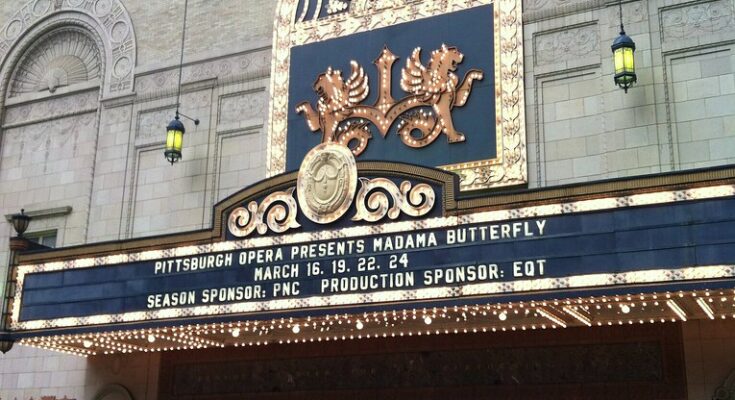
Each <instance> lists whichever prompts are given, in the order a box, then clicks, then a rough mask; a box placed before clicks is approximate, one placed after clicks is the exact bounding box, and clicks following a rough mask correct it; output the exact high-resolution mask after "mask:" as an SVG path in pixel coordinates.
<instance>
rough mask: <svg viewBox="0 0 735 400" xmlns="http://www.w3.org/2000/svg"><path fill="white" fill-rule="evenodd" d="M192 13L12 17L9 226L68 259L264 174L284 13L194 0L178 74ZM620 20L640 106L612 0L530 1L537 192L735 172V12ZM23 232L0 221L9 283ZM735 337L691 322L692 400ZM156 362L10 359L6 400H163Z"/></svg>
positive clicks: (15, 3) (178, 220)
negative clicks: (630, 47) (174, 129)
mask: <svg viewBox="0 0 735 400" xmlns="http://www.w3.org/2000/svg"><path fill="white" fill-rule="evenodd" d="M375 1H376V2H379V1H377V0H375ZM353 2H355V3H357V2H356V1H353ZM419 2H420V1H417V3H419ZM183 6H184V0H176V1H158V0H157V1H148V0H145V1H143V0H96V1H93V0H31V1H25V0H8V1H3V2H0V26H2V28H0V214H2V215H10V214H12V213H15V212H18V211H19V210H20V209H21V208H23V209H25V210H26V213H28V214H29V215H31V216H32V217H33V222H32V225H31V228H30V231H29V233H30V234H31V235H34V234H38V235H40V236H44V235H46V236H51V237H55V246H57V247H67V246H74V245H81V244H86V243H92V242H104V241H116V240H123V239H130V238H139V237H145V236H151V235H161V234H168V233H176V232H184V231H191V230H197V229H204V228H208V227H209V226H210V224H211V223H212V222H211V221H212V214H211V213H212V207H213V205H214V204H216V203H217V202H218V201H220V200H222V199H224V198H226V197H227V196H228V195H230V194H232V193H233V192H235V191H237V190H239V189H241V188H243V187H245V186H248V185H250V184H253V183H255V182H257V181H259V180H261V179H263V178H264V177H265V175H266V167H265V162H266V160H265V146H266V135H267V129H268V126H267V116H268V100H269V93H270V90H271V88H270V84H271V83H270V74H271V68H272V65H271V57H272V50H271V49H272V40H273V26H274V23H273V19H274V15H275V13H276V10H275V8H276V2H275V1H272V0H214V1H212V0H190V1H189V2H188V17H187V20H186V24H187V35H186V38H185V41H184V49H185V52H184V57H183V59H184V63H183V68H182V76H181V77H179V76H178V73H179V69H178V62H179V55H180V53H179V50H180V40H181V32H182V29H181V27H182V23H183V15H184V13H183ZM622 9H623V19H624V21H625V27H626V31H627V32H628V34H629V35H630V36H631V37H632V38H633V39H634V40H635V42H636V45H637V51H636V62H637V72H638V84H636V85H635V86H634V87H633V88H631V89H630V90H629V92H628V93H627V94H624V93H623V92H622V91H621V90H620V89H618V88H617V87H615V86H614V84H613V81H612V75H613V66H612V59H611V58H612V57H611V53H610V49H609V45H610V44H611V43H612V41H613V39H614V38H615V37H616V36H617V35H618V30H619V14H618V2H617V1H609V0H524V1H523V35H524V52H525V79H524V80H525V90H526V93H525V96H526V132H527V143H528V148H527V159H528V174H529V184H528V187H529V188H544V187H551V186H556V185H564V184H572V183H579V182H592V181H599V180H604V179H611V178H620V177H630V176H637V175H644V174H656V173H662V172H669V171H680V170H688V169H696V168H705V167H717V166H725V165H728V164H732V163H733V162H734V161H735V68H734V67H733V66H734V65H735V1H733V0H706V1H704V0H697V1H685V0H648V1H643V0H640V1H624V3H623V7H622ZM179 78H180V79H181V91H182V94H181V110H182V112H184V113H185V114H187V115H190V116H193V117H197V118H199V119H200V120H201V124H199V125H198V126H197V127H194V126H193V124H191V123H189V122H188V121H185V124H186V126H187V133H186V135H185V150H184V156H183V159H182V161H180V162H179V163H178V164H176V165H174V166H171V165H169V164H168V163H167V162H166V160H165V159H164V157H163V154H162V153H163V147H164V140H165V129H164V128H165V126H166V124H167V123H168V122H169V121H170V120H171V118H172V117H173V113H174V110H175V109H176V104H175V103H176V88H177V84H178V80H179ZM12 232H13V231H12V228H11V226H10V224H9V223H7V221H6V220H5V219H3V221H2V222H0V276H5V271H6V268H7V266H8V263H9V258H8V256H9V252H8V238H9V237H10V236H11V235H12ZM0 287H2V286H0ZM733 327H735V325H733V323H732V322H729V321H724V322H709V321H706V322H704V321H703V322H699V321H693V322H687V323H683V324H682V325H681V330H682V335H683V338H684V349H685V360H686V375H687V387H688V393H689V398H690V399H697V400H699V399H710V398H713V395H714V394H715V391H716V389H717V388H718V387H720V386H721V385H723V384H724V383H725V380H726V379H727V378H728V375H729V374H730V373H731V371H733V370H735V361H733V360H735V357H734V355H735V345H734V344H733V343H735V342H733V338H735V333H733V332H735V329H733ZM160 357H161V355H160V353H150V354H149V353H145V354H137V355H129V356H121V355H115V356H109V357H107V356H98V357H92V358H89V359H85V358H80V357H75V356H70V355H64V354H59V353H56V352H49V351H44V350H38V349H34V348H30V347H24V346H16V347H14V348H13V349H12V350H11V351H10V352H9V353H7V354H5V355H3V356H0V399H19V400H20V399H24V400H25V399H31V398H33V399H38V398H46V397H42V396H52V397H49V398H57V399H61V398H64V396H66V398H69V399H118V398H121V399H122V398H126V397H125V396H126V394H124V393H126V392H125V391H124V390H122V389H119V388H118V387H117V386H111V385H118V384H119V385H122V386H124V387H125V388H127V390H128V391H129V392H130V395H131V396H132V398H134V399H153V398H156V397H157V393H158V386H157V385H158V381H159V368H158V366H159V364H160ZM53 396H55V397H53ZM722 398H725V397H722Z"/></svg>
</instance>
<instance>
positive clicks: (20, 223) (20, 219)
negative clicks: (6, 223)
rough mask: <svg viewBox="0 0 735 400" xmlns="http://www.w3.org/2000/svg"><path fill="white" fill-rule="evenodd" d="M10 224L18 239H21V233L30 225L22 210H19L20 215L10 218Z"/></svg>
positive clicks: (29, 218) (29, 220)
mask: <svg viewBox="0 0 735 400" xmlns="http://www.w3.org/2000/svg"><path fill="white" fill-rule="evenodd" d="M10 222H11V223H12V224H13V229H15V233H17V234H18V237H23V233H24V232H25V231H26V229H28V224H30V223H31V217H29V216H28V215H26V214H25V210H24V209H21V210H20V214H13V215H11V216H10Z"/></svg>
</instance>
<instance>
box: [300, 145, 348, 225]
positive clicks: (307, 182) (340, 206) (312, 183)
mask: <svg viewBox="0 0 735 400" xmlns="http://www.w3.org/2000/svg"><path fill="white" fill-rule="evenodd" d="M356 189H357V165H356V164H355V157H354V156H353V155H352V152H351V151H350V149H348V148H347V147H345V146H343V145H340V144H337V143H331V142H328V143H322V144H320V145H318V146H316V147H314V148H313V149H312V150H311V151H309V153H307V154H306V156H305V157H304V161H303V162H302V163H301V168H300V169H299V178H298V184H297V194H298V201H299V207H300V208H301V211H302V212H303V213H304V215H305V216H306V217H307V218H309V219H310V220H312V221H314V222H316V223H319V224H328V223H331V222H334V221H336V220H337V219H339V218H340V217H341V216H342V215H344V213H345V212H346V211H347V210H348V209H349V208H350V205H351V204H352V200H353V199H354V197H355V191H356Z"/></svg>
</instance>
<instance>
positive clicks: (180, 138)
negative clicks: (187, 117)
mask: <svg viewBox="0 0 735 400" xmlns="http://www.w3.org/2000/svg"><path fill="white" fill-rule="evenodd" d="M184 132H186V128H184V124H183V123H182V122H181V121H179V113H178V112H177V113H176V117H174V119H172V120H171V122H169V123H168V126H167V127H166V150H165V151H164V152H163V154H165V155H166V160H168V162H170V163H171V165H174V163H175V162H177V161H179V160H180V159H181V148H182V147H183V145H184Z"/></svg>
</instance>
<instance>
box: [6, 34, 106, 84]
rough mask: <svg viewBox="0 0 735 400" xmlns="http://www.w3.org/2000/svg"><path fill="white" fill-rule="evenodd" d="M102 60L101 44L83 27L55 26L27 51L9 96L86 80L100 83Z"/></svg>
mask: <svg viewBox="0 0 735 400" xmlns="http://www.w3.org/2000/svg"><path fill="white" fill-rule="evenodd" d="M101 73H102V59H101V55H100V50H99V48H98V47H97V43H95V41H94V40H93V39H92V38H91V37H90V36H89V34H87V33H86V32H84V31H82V30H81V29H79V28H75V27H65V28H59V29H55V30H53V31H51V32H48V33H46V34H45V35H44V36H43V37H40V38H39V39H38V40H37V41H36V42H35V43H33V44H32V45H31V47H30V48H29V49H28V50H27V51H25V52H24V54H23V55H22V56H21V58H20V60H19V61H18V64H17V65H16V67H15V69H14V70H13V73H12V74H11V76H10V87H8V93H7V97H9V98H11V97H16V96H20V95H23V94H25V93H37V92H48V93H54V92H56V89H57V88H59V87H64V86H73V85H75V84H78V83H82V82H90V81H92V82H94V81H96V83H97V85H99V78H100V76H101Z"/></svg>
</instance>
